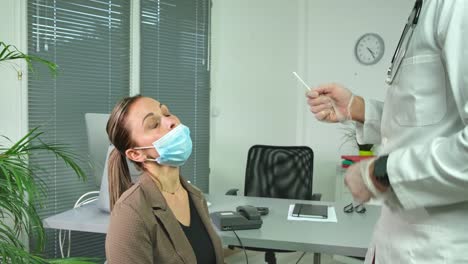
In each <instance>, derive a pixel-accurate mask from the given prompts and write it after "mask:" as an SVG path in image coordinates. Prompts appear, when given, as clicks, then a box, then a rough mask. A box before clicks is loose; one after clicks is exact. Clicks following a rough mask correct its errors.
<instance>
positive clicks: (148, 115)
mask: <svg viewBox="0 0 468 264" xmlns="http://www.w3.org/2000/svg"><path fill="white" fill-rule="evenodd" d="M150 116H154V114H153V113H148V114H147V115H146V116H145V118H143V121H142V122H141V125H144V123H145V119H146V118H148V117H150Z"/></svg>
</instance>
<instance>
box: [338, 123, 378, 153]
mask: <svg viewBox="0 0 468 264" xmlns="http://www.w3.org/2000/svg"><path fill="white" fill-rule="evenodd" d="M340 128H341V129H342V130H343V136H342V138H343V143H342V144H341V146H343V145H344V144H345V143H347V142H353V144H355V146H356V147H357V149H358V151H359V155H360V156H372V155H374V152H373V151H372V148H373V146H374V145H372V144H359V143H358V141H357V138H356V127H355V126H354V124H344V125H342V126H341V127H340Z"/></svg>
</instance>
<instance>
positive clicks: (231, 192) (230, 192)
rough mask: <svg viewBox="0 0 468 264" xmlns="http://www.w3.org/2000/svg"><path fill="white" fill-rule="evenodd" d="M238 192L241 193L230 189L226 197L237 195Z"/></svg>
mask: <svg viewBox="0 0 468 264" xmlns="http://www.w3.org/2000/svg"><path fill="white" fill-rule="evenodd" d="M237 191H239V189H230V190H228V191H227V192H226V195H237Z"/></svg>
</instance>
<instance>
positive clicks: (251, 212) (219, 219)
mask: <svg viewBox="0 0 468 264" xmlns="http://www.w3.org/2000/svg"><path fill="white" fill-rule="evenodd" d="M266 214H268V208H266V207H255V206H251V205H244V206H238V207H237V208H236V212H233V211H219V212H213V213H211V219H212V220H213V223H214V224H215V225H216V226H217V227H218V229H219V230H222V231H226V230H243V229H258V228H260V227H261V226H262V223H263V221H262V219H261V218H260V216H261V215H266Z"/></svg>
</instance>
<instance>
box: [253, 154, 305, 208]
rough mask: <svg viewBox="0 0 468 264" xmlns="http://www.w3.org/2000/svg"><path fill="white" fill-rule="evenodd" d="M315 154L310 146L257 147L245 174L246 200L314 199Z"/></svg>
mask: <svg viewBox="0 0 468 264" xmlns="http://www.w3.org/2000/svg"><path fill="white" fill-rule="evenodd" d="M313 171H314V153H313V151H312V149H311V148H309V147H307V146H267V145H254V146H252V147H251V148H250V149H249V153H248V156H247V168H246V171H245V185H244V195H245V196H256V197H272V198H285V199H301V200H311V199H312V183H313Z"/></svg>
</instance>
